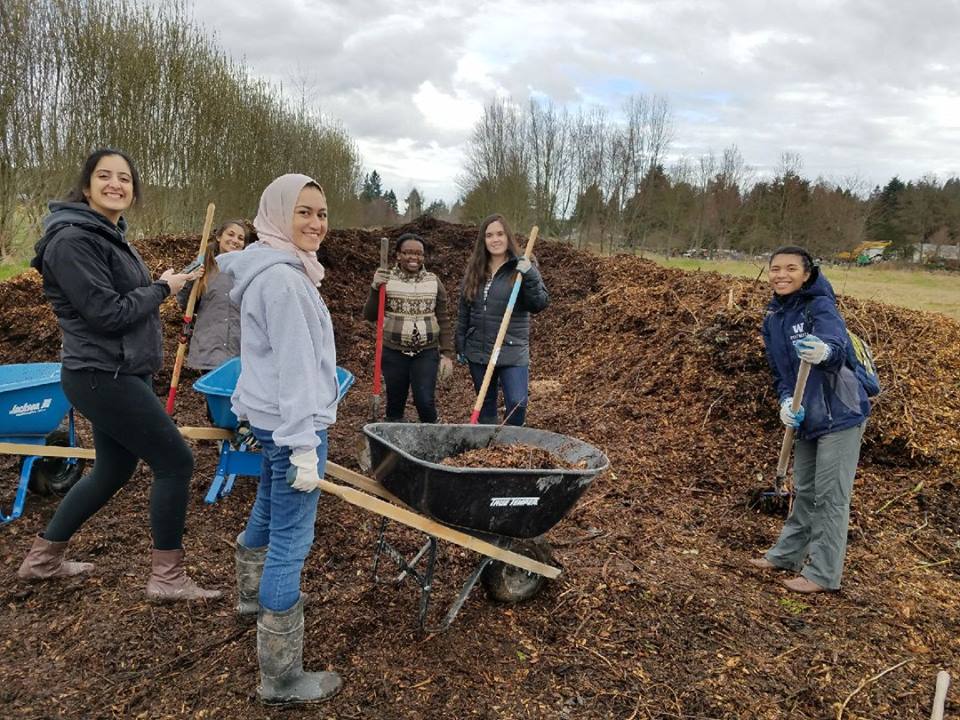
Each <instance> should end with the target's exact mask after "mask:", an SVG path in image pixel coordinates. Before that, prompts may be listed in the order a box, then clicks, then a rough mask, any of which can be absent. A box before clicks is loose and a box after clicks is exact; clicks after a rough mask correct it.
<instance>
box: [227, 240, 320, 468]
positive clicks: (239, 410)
mask: <svg viewBox="0 0 960 720" xmlns="http://www.w3.org/2000/svg"><path fill="white" fill-rule="evenodd" d="M217 263H218V265H219V266H220V269H221V270H222V271H223V272H225V273H227V274H229V275H231V276H232V277H233V281H234V283H233V290H231V291H230V299H231V300H233V302H235V303H236V304H237V305H239V306H240V328H241V332H240V362H241V367H242V369H241V371H240V378H239V379H238V380H237V387H236V389H235V390H234V392H233V396H232V397H231V401H232V406H233V411H234V413H236V415H237V416H238V417H241V418H246V419H248V420H249V421H250V424H251V425H253V426H254V427H258V428H260V429H262V430H270V431H272V432H273V441H274V443H276V444H277V445H282V446H284V447H289V448H291V450H292V452H293V454H294V455H297V454H300V453H303V452H307V451H309V450H312V449H314V448H316V447H317V445H318V444H319V441H318V440H317V436H316V432H317V431H318V430H323V429H325V428H327V427H328V426H330V425H332V424H333V423H334V422H336V419H337V350H336V346H335V345H334V338H333V323H332V322H331V320H330V312H329V311H328V310H327V307H326V305H324V303H323V300H322V299H321V298H320V293H319V292H317V288H316V287H315V286H314V285H313V283H312V282H310V279H309V278H308V277H307V275H306V273H305V272H304V270H303V265H302V264H301V262H300V260H298V259H297V257H296V256H294V255H293V254H291V253H287V252H284V251H282V250H276V249H274V248H270V247H267V246H265V245H263V244H261V243H254V244H253V245H250V246H249V247H247V248H246V249H245V250H244V251H243V252H232V253H225V254H223V255H221V256H219V257H218V258H217Z"/></svg>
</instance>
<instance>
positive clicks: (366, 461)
mask: <svg viewBox="0 0 960 720" xmlns="http://www.w3.org/2000/svg"><path fill="white" fill-rule="evenodd" d="M389 253H390V240H389V239H387V238H385V237H384V238H380V269H381V270H386V269H387V268H388V267H389V262H390V259H389V258H388V255H389ZM386 305H387V286H386V284H384V285H381V286H380V299H379V302H378V303H377V345H376V349H375V350H374V353H373V394H372V395H371V396H370V422H377V420H378V419H379V418H380V410H381V408H382V400H381V398H380V385H381V375H382V373H381V365H382V360H383V315H384V312H385V310H386ZM356 450H357V463H358V464H359V465H360V469H361V470H363V472H369V471H370V465H371V462H372V461H371V459H370V443H369V442H368V441H367V437H366V435H364V434H363V432H361V433H360V436H359V437H358V438H357V442H356Z"/></svg>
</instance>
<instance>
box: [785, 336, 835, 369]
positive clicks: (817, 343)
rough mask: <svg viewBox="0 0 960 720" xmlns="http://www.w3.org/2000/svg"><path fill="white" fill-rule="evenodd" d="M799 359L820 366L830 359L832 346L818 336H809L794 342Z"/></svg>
mask: <svg viewBox="0 0 960 720" xmlns="http://www.w3.org/2000/svg"><path fill="white" fill-rule="evenodd" d="M793 346H794V347H795V348H796V349H797V357H799V358H800V359H801V360H806V361H807V362H808V363H810V364H811V365H819V364H820V363H822V362H824V361H825V360H827V358H829V357H830V346H829V345H827V344H826V343H825V342H824V341H823V340H821V339H820V338H818V337H817V336H816V335H807V336H806V337H802V338H800V339H799V340H794V341H793Z"/></svg>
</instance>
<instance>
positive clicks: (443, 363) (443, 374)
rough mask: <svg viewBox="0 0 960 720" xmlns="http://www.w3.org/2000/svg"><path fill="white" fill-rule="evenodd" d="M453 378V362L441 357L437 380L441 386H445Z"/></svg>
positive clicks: (444, 356)
mask: <svg viewBox="0 0 960 720" xmlns="http://www.w3.org/2000/svg"><path fill="white" fill-rule="evenodd" d="M452 377H453V360H452V359H451V358H448V357H447V356H446V355H443V356H442V357H441V358H440V369H439V370H438V371H437V378H438V379H439V380H440V383H441V384H442V385H446V384H447V383H448V382H449V381H450V378H452Z"/></svg>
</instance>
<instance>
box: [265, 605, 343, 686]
mask: <svg viewBox="0 0 960 720" xmlns="http://www.w3.org/2000/svg"><path fill="white" fill-rule="evenodd" d="M257 659H258V661H259V662H260V686H259V687H258V688H257V697H258V698H260V702H262V703H264V704H266V705H288V704H295V703H317V702H322V701H324V700H329V699H330V698H332V697H333V696H334V695H336V694H337V693H338V692H340V688H341V687H343V681H342V680H341V679H340V676H339V675H338V674H337V673H335V672H304V671H303V599H302V598H301V599H299V600H297V602H296V604H295V605H294V606H293V607H292V608H290V609H289V610H284V611H282V612H273V611H272V610H268V609H267V608H265V607H261V608H260V613H259V615H258V616H257Z"/></svg>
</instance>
